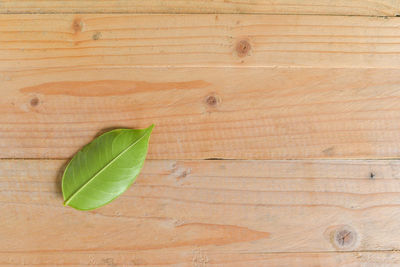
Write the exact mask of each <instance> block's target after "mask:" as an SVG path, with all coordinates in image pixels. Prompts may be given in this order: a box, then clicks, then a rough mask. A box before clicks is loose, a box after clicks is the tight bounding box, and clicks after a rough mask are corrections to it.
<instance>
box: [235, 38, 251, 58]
mask: <svg viewBox="0 0 400 267" xmlns="http://www.w3.org/2000/svg"><path fill="white" fill-rule="evenodd" d="M250 50H251V45H250V43H249V42H248V41H247V40H240V41H239V42H237V44H236V53H237V55H238V56H239V57H245V56H247V55H248V54H249V52H250Z"/></svg>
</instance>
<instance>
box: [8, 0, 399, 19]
mask: <svg viewBox="0 0 400 267" xmlns="http://www.w3.org/2000/svg"><path fill="white" fill-rule="evenodd" d="M0 12H2V13H70V12H73V13H110V12H111V13H112V12H123V13H238V14H241V13H253V14H327V15H366V16H395V15H398V14H399V13H400V2H399V1H398V0H374V1H365V0H336V1H330V0H301V1H299V0H270V1H267V0H239V1H226V0H225V1H224V0H211V1H210V0H174V1H163V0H147V1H140V0H80V1H78V0H69V1H67V0H59V1H55V0H41V1H37V0H19V1H12V0H3V1H2V2H1V6H0Z"/></svg>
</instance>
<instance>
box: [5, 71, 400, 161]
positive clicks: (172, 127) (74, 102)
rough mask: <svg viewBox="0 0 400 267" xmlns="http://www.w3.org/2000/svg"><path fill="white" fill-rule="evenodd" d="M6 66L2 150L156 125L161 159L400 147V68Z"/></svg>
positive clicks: (65, 153)
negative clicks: (18, 69)
mask: <svg viewBox="0 0 400 267" xmlns="http://www.w3.org/2000/svg"><path fill="white" fill-rule="evenodd" d="M6 75H10V76H6V77H4V76H3V81H2V85H3V86H4V87H3V89H2V97H1V98H0V112H1V114H2V115H1V116H0V148H1V149H0V157H1V158H69V157H71V156H72V155H73V154H74V153H75V152H76V151H78V150H79V149H80V148H81V147H82V146H83V145H85V144H86V143H88V142H90V141H91V140H92V139H93V138H94V137H95V136H96V135H98V134H100V133H101V132H104V131H105V130H107V129H112V128H115V127H132V128H144V127H147V126H149V125H150V124H151V123H155V125H156V127H155V129H154V132H153V135H152V137H151V141H150V142H151V144H150V152H149V158H152V159H205V158H225V159H295V158H297V159H299V158H392V157H399V156H400V143H399V140H400V139H399V137H400V121H399V120H400V118H399V116H398V113H399V111H400V110H399V109H400V106H399V105H398V103H399V96H400V91H399V90H398V88H399V85H400V70H397V69H361V70H360V69H325V68H323V69H316V68H312V69H308V68H304V69H303V68H289V69H287V68H243V69H242V68H226V69H224V68H150V69H149V68H130V67H118V68H116V67H113V68H108V67H104V68H100V67H99V66H95V67H82V68H81V67H79V68H78V67H77V68H76V69H75V68H69V69H63V70H38V71H22V72H16V73H12V74H6Z"/></svg>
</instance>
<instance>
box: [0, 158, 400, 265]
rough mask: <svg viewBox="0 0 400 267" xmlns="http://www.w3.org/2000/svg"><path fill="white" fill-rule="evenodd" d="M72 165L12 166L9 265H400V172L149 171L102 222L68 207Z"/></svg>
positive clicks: (315, 164)
mask: <svg viewBox="0 0 400 267" xmlns="http://www.w3.org/2000/svg"><path fill="white" fill-rule="evenodd" d="M65 163H66V162H65V161H62V160H1V161H0V188H1V191H0V209H1V211H2V212H1V213H0V236H1V242H0V263H1V264H4V265H6V264H9V265H18V264H26V265H33V264H39V265H41V264H43V265H44V264H47V265H53V266H54V265H57V266H59V265H63V264H65V265H68V264H69V265H79V264H80V265H83V264H90V263H91V264H95V263H103V264H106V263H109V264H111V263H113V264H117V265H123V266H126V265H125V264H128V263H131V264H133V263H134V264H138V265H146V264H148V265H151V266H152V265H155V266H159V265H162V264H166V265H173V264H179V263H182V264H183V265H184V266H187V265H189V264H193V266H196V265H195V264H198V265H197V266H202V265H201V264H202V263H206V261H207V260H208V261H209V262H208V264H209V265H212V264H216V265H217V264H224V263H228V262H230V261H232V262H236V261H239V262H236V263H237V264H238V266H240V264H239V263H240V261H243V264H245V263H246V262H248V263H249V264H250V263H251V262H254V263H255V264H259V265H258V266H262V264H266V263H270V264H271V265H268V266H275V265H276V266H285V265H279V263H280V262H283V263H284V262H287V263H295V262H299V263H304V264H306V263H307V266H310V265H312V264H314V265H318V263H320V264H321V265H322V266H338V265H340V266H359V265H358V264H360V263H370V264H371V265H364V266H374V265H372V264H378V265H379V264H383V263H386V264H388V265H387V266H391V265H390V264H392V266H395V265H398V264H399V260H400V259H399V254H398V253H395V254H393V253H387V252H388V251H389V250H398V249H399V248H400V230H399V227H398V220H397V218H398V216H399V215H400V202H399V198H398V196H399V194H400V184H399V182H398V179H399V178H400V162H399V161H395V160H376V161H367V160H362V161H355V160H347V161H346V160H329V161H328V160H326V161H316V160H314V161H173V160H148V161H146V163H145V167H144V169H143V172H142V174H141V175H140V177H139V178H138V180H137V182H136V183H135V185H134V186H132V187H131V188H130V189H129V190H128V191H127V192H125V193H124V194H123V195H122V196H121V197H120V198H118V199H117V200H115V201H114V202H112V203H111V204H109V205H107V206H105V207H102V208H100V209H98V210H95V211H90V212H81V211H76V210H74V209H72V208H69V207H64V206H63V205H62V197H61V192H60V177H61V172H62V168H63V167H62V166H63V165H65ZM370 250H377V251H382V253H381V254H376V253H350V254H333V253H328V254H324V253H311V252H314V251H318V252H335V251H360V252H363V251H364V252H365V251H370ZM281 252H285V253H292V254H270V253H281ZM299 252H301V253H302V254H300V253H299ZM308 252H310V254H307V253H308ZM338 263H343V264H338ZM346 264H347V265H346ZM290 265H291V266H293V264H290ZM378 265H375V266H378ZM264 266H265V265H264ZM286 266H288V265H286ZM379 266H384V265H379Z"/></svg>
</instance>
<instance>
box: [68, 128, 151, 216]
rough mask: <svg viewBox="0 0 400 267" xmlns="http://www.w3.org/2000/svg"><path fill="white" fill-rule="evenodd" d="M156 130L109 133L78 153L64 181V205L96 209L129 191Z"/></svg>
mask: <svg viewBox="0 0 400 267" xmlns="http://www.w3.org/2000/svg"><path fill="white" fill-rule="evenodd" d="M153 127H154V125H151V126H150V127H149V128H147V129H141V130H133V129H117V130H113V131H110V132H107V133H105V134H103V135H101V136H100V137H98V138H96V139H95V140H93V141H92V142H91V143H89V144H88V145H86V146H85V147H84V148H82V150H80V151H79V152H78V153H76V154H75V156H74V157H73V158H72V160H71V161H70V162H69V164H68V166H67V168H66V169H65V172H64V175H63V178H62V192H63V197H64V205H68V206H71V207H73V208H75V209H78V210H92V209H96V208H98V207H101V206H103V205H105V204H107V203H110V202H111V201H112V200H114V199H115V198H116V197H118V196H119V195H121V194H122V193H123V192H124V191H125V190H126V189H128V188H129V186H130V185H131V184H132V183H133V182H134V181H135V179H136V176H137V175H138V174H139V172H140V170H141V169H142V166H143V163H144V160H145V158H146V154H147V148H148V144H149V138H150V134H151V131H152V130H153Z"/></svg>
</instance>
